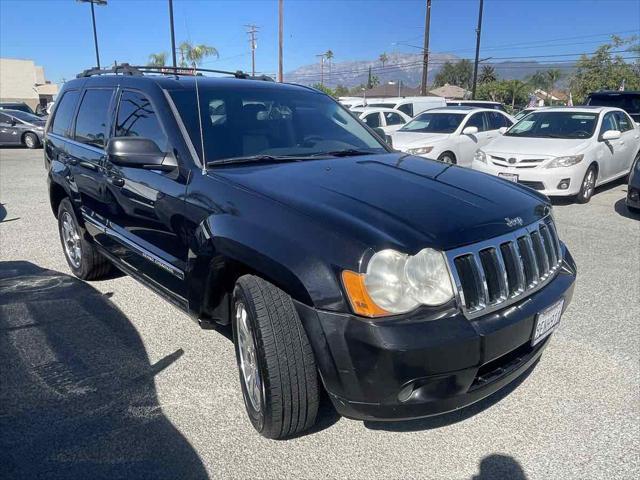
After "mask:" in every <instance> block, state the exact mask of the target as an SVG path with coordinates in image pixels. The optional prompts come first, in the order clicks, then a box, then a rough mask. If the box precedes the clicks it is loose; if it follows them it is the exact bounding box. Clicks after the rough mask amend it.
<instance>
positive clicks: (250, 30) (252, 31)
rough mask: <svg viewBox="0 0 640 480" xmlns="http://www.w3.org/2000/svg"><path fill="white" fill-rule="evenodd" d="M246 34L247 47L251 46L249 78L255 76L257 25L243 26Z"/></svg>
mask: <svg viewBox="0 0 640 480" xmlns="http://www.w3.org/2000/svg"><path fill="white" fill-rule="evenodd" d="M245 27H247V34H248V35H249V45H250V46H251V76H252V77H255V76H256V47H257V44H256V33H258V26H257V25H253V24H251V25H245Z"/></svg>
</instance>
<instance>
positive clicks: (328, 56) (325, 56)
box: [324, 50, 333, 78]
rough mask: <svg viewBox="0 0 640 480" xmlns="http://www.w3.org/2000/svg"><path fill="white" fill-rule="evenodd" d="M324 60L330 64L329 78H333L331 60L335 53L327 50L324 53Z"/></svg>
mask: <svg viewBox="0 0 640 480" xmlns="http://www.w3.org/2000/svg"><path fill="white" fill-rule="evenodd" d="M324 58H325V59H326V60H327V61H328V62H329V78H331V59H332V58H333V52H332V51H331V50H327V51H326V52H324Z"/></svg>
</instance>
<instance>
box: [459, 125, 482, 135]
mask: <svg viewBox="0 0 640 480" xmlns="http://www.w3.org/2000/svg"><path fill="white" fill-rule="evenodd" d="M476 133H478V127H466V128H465V129H464V130H462V134H463V135H475V134H476Z"/></svg>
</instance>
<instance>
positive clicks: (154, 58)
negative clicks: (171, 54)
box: [147, 52, 167, 67]
mask: <svg viewBox="0 0 640 480" xmlns="http://www.w3.org/2000/svg"><path fill="white" fill-rule="evenodd" d="M166 64H167V54H166V53H165V52H160V53H152V54H151V55H149V63H147V65H148V66H150V67H164V66H165V65H166Z"/></svg>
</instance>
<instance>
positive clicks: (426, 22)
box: [420, 0, 431, 95]
mask: <svg viewBox="0 0 640 480" xmlns="http://www.w3.org/2000/svg"><path fill="white" fill-rule="evenodd" d="M430 24H431V0H427V13H426V15H425V18H424V49H423V51H422V84H421V85H420V95H426V94H427V73H428V72H427V69H428V68H429V25H430Z"/></svg>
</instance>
